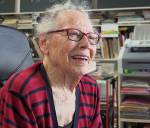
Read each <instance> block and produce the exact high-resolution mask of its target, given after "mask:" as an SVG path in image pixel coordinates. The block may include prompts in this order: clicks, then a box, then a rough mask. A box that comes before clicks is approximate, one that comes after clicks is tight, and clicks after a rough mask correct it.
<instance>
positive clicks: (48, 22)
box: [36, 1, 89, 34]
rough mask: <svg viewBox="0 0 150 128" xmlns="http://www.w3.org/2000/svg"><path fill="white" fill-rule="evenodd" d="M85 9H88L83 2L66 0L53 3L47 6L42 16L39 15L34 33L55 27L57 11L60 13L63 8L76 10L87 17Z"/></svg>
mask: <svg viewBox="0 0 150 128" xmlns="http://www.w3.org/2000/svg"><path fill="white" fill-rule="evenodd" d="M86 9H88V6H87V3H85V2H82V3H80V5H76V4H73V3H72V2H70V1H67V2H65V3H61V4H56V5H53V6H52V7H51V8H48V9H47V10H46V12H45V14H44V15H43V17H41V19H40V22H39V23H38V24H37V26H36V33H37V34H40V33H45V32H48V31H50V30H55V29H57V24H56V22H57V21H56V17H57V15H58V13H61V12H63V11H64V10H78V11H81V12H83V13H85V15H87V16H88V17H89V14H88V12H87V11H85V10H86Z"/></svg>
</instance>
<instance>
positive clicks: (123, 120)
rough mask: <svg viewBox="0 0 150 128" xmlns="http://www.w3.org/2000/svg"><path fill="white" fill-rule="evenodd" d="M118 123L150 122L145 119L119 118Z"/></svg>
mask: <svg viewBox="0 0 150 128" xmlns="http://www.w3.org/2000/svg"><path fill="white" fill-rule="evenodd" d="M120 121H122V122H133V123H137V122H138V123H150V120H148V119H147V120H145V119H130V118H128V119H127V118H120Z"/></svg>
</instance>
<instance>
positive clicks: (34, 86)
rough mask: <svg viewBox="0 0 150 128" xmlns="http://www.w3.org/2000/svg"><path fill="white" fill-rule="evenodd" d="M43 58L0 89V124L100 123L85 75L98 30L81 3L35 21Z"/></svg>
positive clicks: (42, 127)
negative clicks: (37, 21)
mask: <svg viewBox="0 0 150 128" xmlns="http://www.w3.org/2000/svg"><path fill="white" fill-rule="evenodd" d="M37 32H38V34H39V47H40V49H41V52H42V53H43V61H42V62H38V63H36V64H34V65H32V66H30V67H29V68H27V69H25V70H23V71H21V72H19V73H15V74H14V75H12V76H11V77H10V78H9V80H8V81H7V82H6V85H5V86H4V87H3V88H2V89H1V92H0V128H14V127H15V128H102V122H101V116H100V103H99V102H100V101H99V89H98V86H97V84H96V81H95V80H94V79H92V78H91V77H90V76H88V75H86V73H87V70H88V64H89V62H90V61H91V60H92V59H93V58H94V56H95V53H96V44H97V43H98V42H99V38H100V37H99V35H98V33H96V32H95V31H94V29H93V27H92V25H91V22H90V20H89V17H88V14H87V13H86V12H85V11H84V8H83V7H77V6H75V5H72V4H71V3H69V2H67V3H65V4H63V5H55V6H53V7H52V8H50V9H49V10H48V11H47V14H46V15H44V16H43V17H42V19H41V21H40V23H39V24H38V26H37Z"/></svg>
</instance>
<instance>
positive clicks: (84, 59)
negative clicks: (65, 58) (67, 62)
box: [71, 55, 89, 61]
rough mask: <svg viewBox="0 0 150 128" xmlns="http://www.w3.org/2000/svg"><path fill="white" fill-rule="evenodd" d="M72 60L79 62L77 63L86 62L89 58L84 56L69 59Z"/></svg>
mask: <svg viewBox="0 0 150 128" xmlns="http://www.w3.org/2000/svg"><path fill="white" fill-rule="evenodd" d="M71 58H72V59H74V60H79V61H88V60H89V57H88V56H84V55H75V56H72V57H71Z"/></svg>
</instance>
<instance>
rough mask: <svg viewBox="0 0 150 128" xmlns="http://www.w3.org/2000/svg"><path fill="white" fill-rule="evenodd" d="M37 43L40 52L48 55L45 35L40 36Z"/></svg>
mask: <svg viewBox="0 0 150 128" xmlns="http://www.w3.org/2000/svg"><path fill="white" fill-rule="evenodd" d="M38 43H39V47H40V50H41V52H42V53H43V54H44V55H47V54H48V45H47V38H46V34H40V35H39V41H38Z"/></svg>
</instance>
